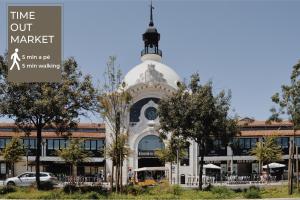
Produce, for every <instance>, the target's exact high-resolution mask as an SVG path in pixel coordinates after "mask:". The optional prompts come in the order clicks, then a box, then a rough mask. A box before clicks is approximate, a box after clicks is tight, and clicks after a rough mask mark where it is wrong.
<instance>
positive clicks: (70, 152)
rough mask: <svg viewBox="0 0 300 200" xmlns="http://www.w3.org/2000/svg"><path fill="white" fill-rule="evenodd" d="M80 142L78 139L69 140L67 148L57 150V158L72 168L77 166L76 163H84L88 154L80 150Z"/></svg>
mask: <svg viewBox="0 0 300 200" xmlns="http://www.w3.org/2000/svg"><path fill="white" fill-rule="evenodd" d="M82 142H83V140H81V139H78V138H73V139H71V141H70V144H69V145H68V147H67V148H64V149H61V150H57V154H58V156H59V157H61V158H62V159H64V160H65V161H66V162H68V163H71V164H72V166H73V167H74V166H77V165H78V163H81V162H83V161H85V160H86V159H87V157H89V153H87V152H86V151H85V150H84V149H83V148H82Z"/></svg>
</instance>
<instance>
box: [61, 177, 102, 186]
mask: <svg viewBox="0 0 300 200" xmlns="http://www.w3.org/2000/svg"><path fill="white" fill-rule="evenodd" d="M58 180H59V181H61V182H63V183H65V184H75V185H86V184H91V185H101V184H102V183H103V182H104V180H103V178H100V177H95V176H64V177H60V178H58Z"/></svg>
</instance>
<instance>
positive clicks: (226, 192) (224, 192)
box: [211, 187, 234, 199]
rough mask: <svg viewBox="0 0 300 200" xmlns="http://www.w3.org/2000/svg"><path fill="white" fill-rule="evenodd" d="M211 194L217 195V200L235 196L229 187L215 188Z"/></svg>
mask: <svg viewBox="0 0 300 200" xmlns="http://www.w3.org/2000/svg"><path fill="white" fill-rule="evenodd" d="M211 192H212V193H213V194H214V195H215V198H216V199H228V198H231V197H232V196H233V195H234V192H233V191H232V190H231V189H229V188H227V187H213V188H212V189H211Z"/></svg>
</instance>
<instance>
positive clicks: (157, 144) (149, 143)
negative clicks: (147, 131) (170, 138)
mask: <svg viewBox="0 0 300 200" xmlns="http://www.w3.org/2000/svg"><path fill="white" fill-rule="evenodd" d="M163 148H165V145H164V143H163V141H162V140H161V139H160V138H159V137H158V136H156V135H148V136H145V137H144V138H143V139H142V140H141V141H140V142H139V145H138V155H139V157H154V156H155V150H158V149H163Z"/></svg>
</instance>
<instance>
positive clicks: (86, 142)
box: [84, 140, 91, 150]
mask: <svg viewBox="0 0 300 200" xmlns="http://www.w3.org/2000/svg"><path fill="white" fill-rule="evenodd" d="M84 148H85V149H86V150H90V149H91V141H90V140H86V141H84Z"/></svg>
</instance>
